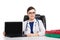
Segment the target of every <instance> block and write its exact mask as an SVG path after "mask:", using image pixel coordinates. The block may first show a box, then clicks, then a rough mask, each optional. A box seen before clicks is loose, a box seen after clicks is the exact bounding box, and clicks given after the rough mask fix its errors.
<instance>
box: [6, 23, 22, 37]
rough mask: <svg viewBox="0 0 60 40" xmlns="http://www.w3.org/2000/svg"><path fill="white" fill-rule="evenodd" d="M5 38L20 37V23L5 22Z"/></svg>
mask: <svg viewBox="0 0 60 40" xmlns="http://www.w3.org/2000/svg"><path fill="white" fill-rule="evenodd" d="M5 33H6V36H7V37H22V22H5Z"/></svg>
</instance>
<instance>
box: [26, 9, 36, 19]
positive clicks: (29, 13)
mask: <svg viewBox="0 0 60 40" xmlns="http://www.w3.org/2000/svg"><path fill="white" fill-rule="evenodd" d="M27 14H28V16H29V19H31V20H33V19H34V18H35V10H34V9H31V10H29V11H28V13H27Z"/></svg>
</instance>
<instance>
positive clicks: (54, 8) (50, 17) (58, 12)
mask: <svg viewBox="0 0 60 40" xmlns="http://www.w3.org/2000/svg"><path fill="white" fill-rule="evenodd" d="M29 6H33V7H35V9H36V13H37V14H41V15H45V17H46V23H47V30H54V29H60V0H0V39H2V40H3V38H2V37H3V31H4V27H5V26H4V22H6V21H23V17H24V15H25V14H27V13H26V11H27V8H28V7H29Z"/></svg>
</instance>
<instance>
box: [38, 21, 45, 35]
mask: <svg viewBox="0 0 60 40" xmlns="http://www.w3.org/2000/svg"><path fill="white" fill-rule="evenodd" d="M39 24H40V25H39V28H40V30H39V32H38V34H39V36H44V35H45V28H44V25H43V23H42V21H41V20H39Z"/></svg>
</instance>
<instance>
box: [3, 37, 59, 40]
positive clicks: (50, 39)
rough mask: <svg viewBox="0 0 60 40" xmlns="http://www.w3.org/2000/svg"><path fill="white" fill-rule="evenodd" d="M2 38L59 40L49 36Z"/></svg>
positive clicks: (13, 39) (7, 39) (12, 39)
mask: <svg viewBox="0 0 60 40" xmlns="http://www.w3.org/2000/svg"><path fill="white" fill-rule="evenodd" d="M4 40H60V39H59V38H51V37H45V36H42V37H13V38H10V37H4Z"/></svg>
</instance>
